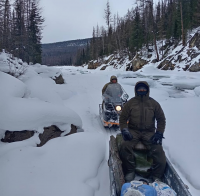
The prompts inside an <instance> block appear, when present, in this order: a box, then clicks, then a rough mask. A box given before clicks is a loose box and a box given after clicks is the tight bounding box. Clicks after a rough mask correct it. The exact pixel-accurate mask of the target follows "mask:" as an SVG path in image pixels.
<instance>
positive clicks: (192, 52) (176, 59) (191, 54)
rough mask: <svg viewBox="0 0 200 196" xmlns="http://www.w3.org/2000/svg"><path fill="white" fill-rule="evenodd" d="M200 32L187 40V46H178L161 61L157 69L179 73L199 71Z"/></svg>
mask: <svg viewBox="0 0 200 196" xmlns="http://www.w3.org/2000/svg"><path fill="white" fill-rule="evenodd" d="M199 50H200V31H197V32H196V33H195V34H194V36H193V37H192V38H191V39H190V40H189V42H188V44H187V46H181V44H179V45H178V47H177V48H175V49H174V50H173V51H172V52H171V53H172V55H169V56H167V57H166V58H165V59H163V60H162V61H161V62H160V63H159V65H158V67H157V68H158V69H162V70H174V69H178V70H179V71H181V70H184V71H191V72H197V71H200V51H199Z"/></svg>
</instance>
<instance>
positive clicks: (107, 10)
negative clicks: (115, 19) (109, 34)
mask: <svg viewBox="0 0 200 196" xmlns="http://www.w3.org/2000/svg"><path fill="white" fill-rule="evenodd" d="M104 12H105V16H104V18H105V19H106V24H107V26H108V30H109V27H110V23H111V22H112V17H111V11H110V3H109V1H107V3H106V9H105V10H104Z"/></svg>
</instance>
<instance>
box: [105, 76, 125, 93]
mask: <svg viewBox="0 0 200 196" xmlns="http://www.w3.org/2000/svg"><path fill="white" fill-rule="evenodd" d="M116 83H118V82H117V77H116V76H111V77H110V82H108V83H107V84H105V85H104V87H103V89H102V95H103V94H104V93H105V91H106V89H107V87H108V85H109V84H116ZM118 84H119V83H118ZM119 85H120V84H119ZM120 86H121V85H120ZM122 93H123V91H122Z"/></svg>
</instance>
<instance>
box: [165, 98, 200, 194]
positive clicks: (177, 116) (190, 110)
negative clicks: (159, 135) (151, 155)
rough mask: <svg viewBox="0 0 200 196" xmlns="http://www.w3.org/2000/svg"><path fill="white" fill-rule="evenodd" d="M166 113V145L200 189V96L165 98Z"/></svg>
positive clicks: (171, 155)
mask: <svg viewBox="0 0 200 196" xmlns="http://www.w3.org/2000/svg"><path fill="white" fill-rule="evenodd" d="M162 107H163V110H164V112H165V115H166V121H167V124H166V125H167V126H166V131H165V134H164V136H165V138H166V139H165V140H164V148H165V151H167V153H168V156H169V158H170V160H171V161H172V163H173V164H174V165H175V166H176V167H177V168H178V170H179V171H180V172H181V173H182V174H183V176H184V177H185V179H187V181H188V182H189V183H190V184H191V185H192V186H193V187H194V188H196V189H197V190H200V182H199V176H200V170H199V165H200V157H199V154H198V149H199V137H200V132H199V127H200V121H199V116H200V100H199V98H188V99H170V100H167V101H166V102H162Z"/></svg>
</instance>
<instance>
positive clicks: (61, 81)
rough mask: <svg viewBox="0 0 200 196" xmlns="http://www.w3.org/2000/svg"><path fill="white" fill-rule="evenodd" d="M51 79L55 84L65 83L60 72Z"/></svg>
mask: <svg viewBox="0 0 200 196" xmlns="http://www.w3.org/2000/svg"><path fill="white" fill-rule="evenodd" d="M53 80H54V81H55V82H56V84H64V83H65V81H64V79H63V77H62V74H60V75H59V76H58V77H56V76H55V77H54V78H53Z"/></svg>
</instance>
